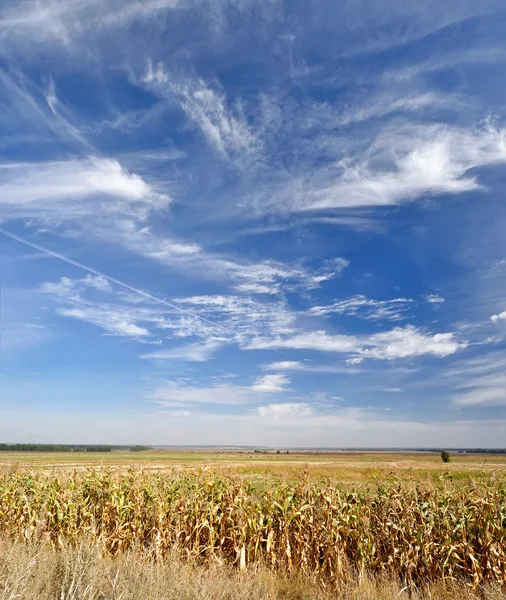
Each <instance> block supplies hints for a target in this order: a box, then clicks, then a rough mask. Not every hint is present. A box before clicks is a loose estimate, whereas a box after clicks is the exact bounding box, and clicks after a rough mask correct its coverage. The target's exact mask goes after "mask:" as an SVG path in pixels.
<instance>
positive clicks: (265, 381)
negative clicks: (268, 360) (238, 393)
mask: <svg viewBox="0 0 506 600" xmlns="http://www.w3.org/2000/svg"><path fill="white" fill-rule="evenodd" d="M289 385H290V379H289V378H288V377H287V376H286V375H283V374H282V373H273V374H272V375H264V376H263V377H259V378H258V379H257V380H256V381H255V383H254V384H253V385H252V386H251V389H252V390H254V391H255V392H267V393H272V392H274V393H277V392H285V391H286V390H287V389H288V386H289Z"/></svg>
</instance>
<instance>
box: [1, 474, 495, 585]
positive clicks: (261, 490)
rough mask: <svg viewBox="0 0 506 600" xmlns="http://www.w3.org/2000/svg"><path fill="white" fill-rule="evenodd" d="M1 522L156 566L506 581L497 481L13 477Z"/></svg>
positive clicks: (4, 488) (58, 543) (31, 536)
mask: <svg viewBox="0 0 506 600" xmlns="http://www.w3.org/2000/svg"><path fill="white" fill-rule="evenodd" d="M0 530H1V531H2V532H3V533H4V535H5V536H7V537H8V538H10V539H12V540H16V539H20V540H26V541H29V542H31V543H38V542H43V543H48V544H51V545H52V546H53V547H54V548H62V547H66V548H67V547H69V545H70V546H72V545H74V546H79V545H80V544H82V543H83V541H85V540H93V544H94V545H96V547H98V548H99V549H100V550H101V551H102V552H104V553H106V554H108V555H110V556H116V557H118V556H121V555H123V554H125V553H128V552H132V551H133V552H136V553H138V554H139V555H141V556H143V557H146V558H148V559H157V561H158V563H160V561H162V562H163V560H164V559H165V558H166V557H167V556H171V557H174V556H177V557H178V558H179V559H187V560H189V561H191V562H192V563H193V564H201V565H203V564H205V565H211V566H213V565H216V566H220V565H221V566H233V567H235V568H237V570H239V571H245V570H250V571H251V570H255V569H256V568H257V567H261V568H263V569H269V570H271V571H273V572H277V573H281V574H285V573H288V574H290V575H291V576H293V577H297V576H305V577H310V578H311V579H312V580H314V581H319V582H320V583H321V584H322V585H327V586H331V587H334V588H336V589H337V588H343V586H344V587H346V586H347V585H349V584H350V582H352V583H353V582H356V581H357V577H358V578H360V577H363V576H365V574H367V577H372V578H373V580H374V581H377V580H391V581H397V582H399V584H400V585H401V587H402V586H407V587H408V588H410V589H415V588H416V587H420V586H425V585H428V584H429V583H431V582H432V583H434V582H444V583H445V585H446V584H447V583H448V582H450V583H451V582H458V583H465V584H467V585H469V586H471V587H474V588H475V589H477V588H478V587H481V586H483V585H498V584H500V585H504V584H505V583H506V492H505V489H504V487H503V485H502V484H501V483H495V484H493V485H489V484H486V483H483V482H482V483H480V484H477V485H474V486H469V487H461V486H459V487H458V488H456V487H454V486H453V485H452V484H451V483H446V484H445V485H444V486H443V487H441V488H437V487H434V486H425V487H422V486H421V485H420V484H416V485H415V484H413V485H412V484H408V483H398V484H390V485H388V486H379V487H377V488H375V489H370V490H365V489H361V488H358V489H355V490H349V489H348V490H345V491H343V490H339V489H337V488H335V487H334V486H332V485H330V484H327V485H320V484H316V483H314V482H312V481H311V480H309V479H308V478H307V477H301V479H300V481H299V482H298V483H297V484H295V485H291V484H285V483H281V482H278V483H271V484H269V486H264V487H258V483H255V484H254V483H252V482H251V481H248V480H243V479H237V478H230V477H223V476H220V475H218V474H214V473H206V472H201V473H194V474H188V473H186V474H183V475H181V474H179V475H175V476H173V477H168V476H166V475H165V476H162V475H156V474H144V473H142V472H133V471H131V472H129V473H126V474H120V473H114V472H111V471H97V470H95V471H90V472H88V473H74V474H69V475H62V474H56V475H44V474H40V473H30V472H20V473H8V474H5V475H3V476H1V477H0ZM121 560H123V559H121ZM155 563H156V561H155ZM152 568H156V567H152ZM266 597H269V596H266ZM351 597H353V596H351Z"/></svg>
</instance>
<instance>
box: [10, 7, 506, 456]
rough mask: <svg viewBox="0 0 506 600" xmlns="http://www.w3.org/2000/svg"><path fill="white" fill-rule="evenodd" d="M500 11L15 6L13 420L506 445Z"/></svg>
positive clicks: (298, 442) (238, 440)
mask: <svg viewBox="0 0 506 600" xmlns="http://www.w3.org/2000/svg"><path fill="white" fill-rule="evenodd" d="M505 27H506V6H504V3H503V2H499V1H497V2H495V1H491V0H484V1H480V2H478V1H475V0H472V1H470V2H466V3H460V2H439V1H438V2H436V1H433V0H428V1H427V2H412V1H411V0H403V1H400V0H385V1H384V2H375V1H372V0H363V1H362V2H359V3H358V2H347V1H345V2H339V3H336V2H333V1H326V0H319V1H315V2H311V1H309V0H308V1H304V2H302V1H298V0H294V1H291V2H280V1H277V0H256V1H252V0H227V1H225V0H213V1H212V2H203V1H202V2H201V1H199V0H193V1H190V0H146V1H143V2H138V1H129V0H123V1H121V2H119V1H116V0H100V1H99V0H67V1H65V2H63V1H52V0H47V1H44V2H4V3H2V5H1V8H0V106H1V110H0V277H1V283H2V303H1V309H2V348H1V353H2V354H1V365H0V386H1V387H0V391H1V396H0V438H1V440H2V441H8V442H17V441H26V442H43V441H47V442H49V441H51V442H67V443H72V442H73V443H80V442H104V443H137V442H138V443H148V444H250V445H269V446H415V447H416V446H425V447H426V446H495V447H498V446H502V445H504V443H505V438H504V417H505V414H504V383H505V380H504V376H505V373H504V371H505V359H506V343H505V337H506V242H505V235H504V232H505V230H506V204H505V201H504V192H505V189H506V171H505V166H506V128H505V127H506V125H505V116H506V115H505V97H506V96H505V93H506V84H505V82H504V73H505V67H506V41H505V39H504V30H505Z"/></svg>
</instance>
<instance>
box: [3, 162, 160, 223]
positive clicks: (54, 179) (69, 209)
mask: <svg viewBox="0 0 506 600" xmlns="http://www.w3.org/2000/svg"><path fill="white" fill-rule="evenodd" d="M104 197H109V200H108V201H107V202H103V199H104ZM169 202H170V198H169V196H167V195H166V194H163V193H159V192H157V191H156V190H155V189H154V188H153V187H152V186H150V185H149V184H148V183H146V182H145V181H144V180H143V179H142V178H141V177H139V176H138V175H136V174H133V173H129V172H127V171H126V170H125V169H123V167H122V166H121V165H120V163H119V162H118V161H116V160H112V159H103V158H94V159H82V160H77V159H74V160H67V161H59V162H44V163H3V164H0V218H2V219H4V220H8V219H19V218H25V219H29V218H31V219H33V218H38V219H41V220H49V221H55V222H63V221H65V220H67V219H74V218H76V217H93V218H97V217H99V216H100V215H111V214H114V213H123V212H131V213H133V214H135V213H136V212H137V214H138V215H139V216H142V215H144V214H145V212H146V210H148V211H150V210H152V209H155V208H158V209H159V208H162V207H164V206H167V205H168V204H169Z"/></svg>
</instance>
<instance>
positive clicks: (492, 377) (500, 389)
mask: <svg viewBox="0 0 506 600" xmlns="http://www.w3.org/2000/svg"><path fill="white" fill-rule="evenodd" d="M504 369H505V362H504V357H503V356H502V355H501V353H498V352H489V353H486V354H485V356H481V357H475V358H470V359H465V360H461V361H459V362H457V363H456V364H455V365H454V366H453V367H452V368H451V369H448V370H447V371H446V372H444V373H443V376H444V377H445V378H446V379H447V380H448V382H449V384H450V386H451V389H452V402H453V404H454V405H455V406H457V407H460V408H466V407H473V406H475V407H481V406H483V407H486V406H499V405H503V404H504V394H505V389H504V383H505V378H504V377H505V370H504Z"/></svg>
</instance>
